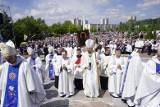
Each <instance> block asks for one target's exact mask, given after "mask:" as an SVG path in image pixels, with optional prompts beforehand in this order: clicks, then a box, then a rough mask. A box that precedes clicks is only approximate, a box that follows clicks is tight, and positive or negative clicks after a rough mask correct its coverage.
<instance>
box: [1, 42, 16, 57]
mask: <svg viewBox="0 0 160 107" xmlns="http://www.w3.org/2000/svg"><path fill="white" fill-rule="evenodd" d="M0 49H1V53H2V55H3V56H4V57H7V56H12V55H16V49H15V45H14V43H13V42H12V41H11V40H8V42H6V43H0Z"/></svg>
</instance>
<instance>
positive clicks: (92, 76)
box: [81, 39, 100, 98]
mask: <svg viewBox="0 0 160 107" xmlns="http://www.w3.org/2000/svg"><path fill="white" fill-rule="evenodd" d="M85 44H86V48H87V51H86V52H85V53H84V54H83V55H82V62H81V63H82V68H83V70H84V73H83V88H84V94H85V95H86V96H88V97H91V98H93V97H98V96H99V95H100V93H99V91H100V80H99V73H98V69H97V67H98V65H97V60H96V53H95V52H94V51H93V47H94V41H93V40H92V39H88V40H86V42H85Z"/></svg>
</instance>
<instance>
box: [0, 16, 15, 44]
mask: <svg viewBox="0 0 160 107" xmlns="http://www.w3.org/2000/svg"><path fill="white" fill-rule="evenodd" d="M12 25H13V23H12V22H11V17H9V16H8V15H7V14H6V13H3V24H1V25H0V31H1V34H2V37H3V39H4V41H6V40H7V39H12V40H13V39H14V38H13V37H14V36H13V27H12Z"/></svg>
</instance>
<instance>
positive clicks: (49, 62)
mask: <svg viewBox="0 0 160 107" xmlns="http://www.w3.org/2000/svg"><path fill="white" fill-rule="evenodd" d="M48 52H49V54H48V55H46V58H45V61H46V67H45V71H46V72H47V77H48V78H50V79H55V68H56V59H55V58H56V54H55V53H54V48H53V47H52V46H50V47H49V48H48Z"/></svg>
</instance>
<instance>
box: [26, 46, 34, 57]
mask: <svg viewBox="0 0 160 107" xmlns="http://www.w3.org/2000/svg"><path fill="white" fill-rule="evenodd" d="M27 53H28V55H32V54H33V53H34V50H33V49H32V48H31V47H28V48H27Z"/></svg>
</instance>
